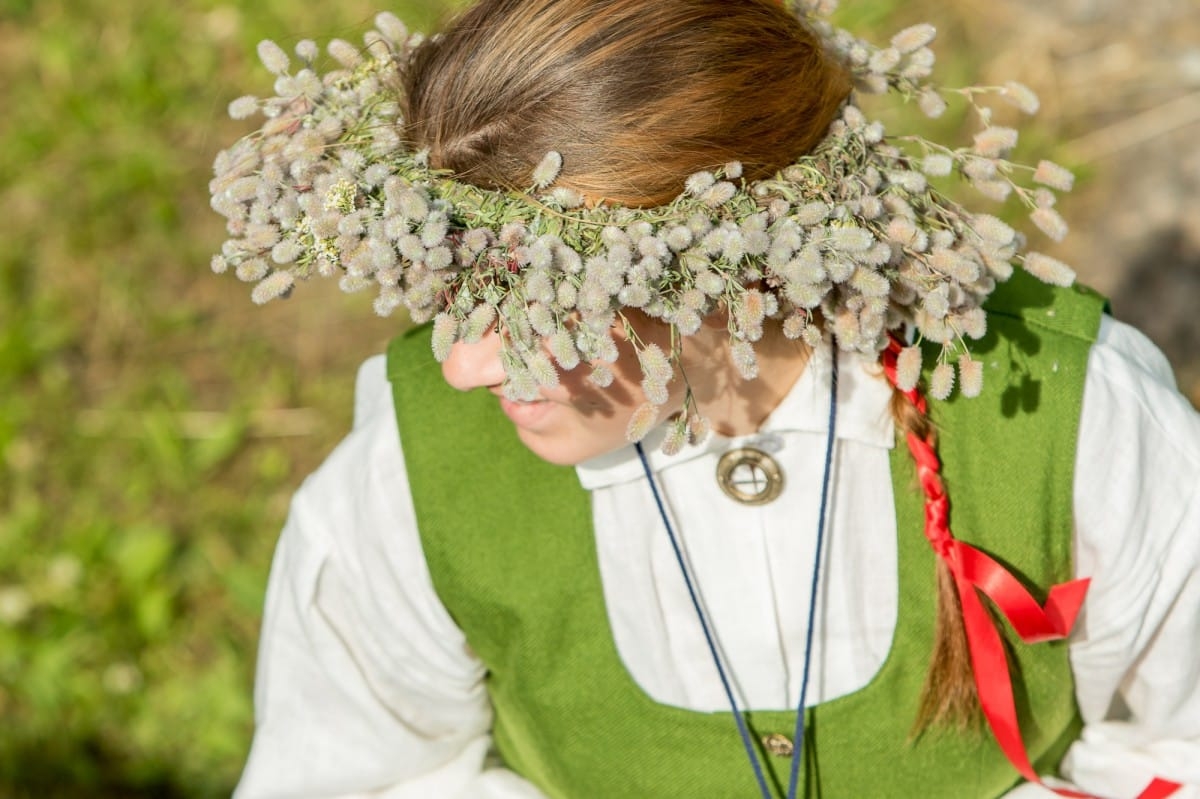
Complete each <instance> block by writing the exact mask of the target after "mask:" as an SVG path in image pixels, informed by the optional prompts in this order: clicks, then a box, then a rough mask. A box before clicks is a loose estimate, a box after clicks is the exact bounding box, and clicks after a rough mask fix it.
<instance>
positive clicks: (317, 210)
mask: <svg viewBox="0 0 1200 799" xmlns="http://www.w3.org/2000/svg"><path fill="white" fill-rule="evenodd" d="M378 23H379V28H380V30H379V31H378V32H374V33H372V34H371V35H369V36H368V38H367V48H366V50H365V51H364V52H359V51H358V50H356V49H355V48H352V47H350V46H349V45H346V44H345V43H335V44H333V45H331V47H330V52H331V54H333V55H334V56H335V57H336V58H337V59H338V60H339V61H341V62H342V65H343V67H344V68H343V69H339V70H338V71H336V72H334V73H331V74H330V75H328V76H325V78H324V79H322V78H321V76H319V75H318V74H317V73H316V72H315V71H314V69H313V68H312V65H311V62H312V60H313V58H314V57H315V46H314V45H312V44H311V43H309V42H303V43H301V45H300V46H298V47H297V55H299V56H300V58H301V60H302V61H303V62H304V64H303V65H302V68H301V69H299V70H298V71H296V72H295V73H293V72H292V70H291V66H290V59H289V57H288V56H287V54H285V53H283V51H282V50H280V49H279V48H277V47H275V46H274V45H272V44H270V43H264V44H263V45H262V46H260V55H261V56H262V58H263V61H264V63H265V64H266V65H267V66H268V68H269V69H271V70H272V71H273V72H275V73H276V74H277V76H278V80H277V83H276V91H277V93H278V95H279V96H278V97H276V98H272V99H270V100H266V101H257V100H254V99H252V98H243V99H242V100H239V101H236V102H235V103H234V106H233V109H232V110H233V112H234V113H235V115H239V116H240V115H243V114H246V113H249V112H250V111H252V110H254V109H259V108H261V109H262V110H263V111H264V112H265V113H266V115H267V117H268V121H267V123H266V125H265V126H264V129H263V131H262V133H261V135H259V136H257V137H255V138H252V139H248V140H247V141H245V142H243V143H240V144H239V145H236V146H235V147H234V148H232V149H231V150H229V151H227V152H226V153H223V154H222V156H221V157H220V158H219V159H218V164H217V173H218V175H217V178H216V179H215V180H214V182H213V186H212V190H213V197H214V207H216V208H217V210H218V211H221V212H222V213H223V214H225V215H226V216H227V217H228V218H229V220H230V233H231V239H230V241H229V242H227V243H226V246H225V248H224V250H223V253H222V255H221V256H218V258H217V259H216V260H215V261H214V267H216V268H217V269H218V271H221V270H224V269H225V268H228V267H230V266H232V267H234V268H235V269H236V270H237V272H238V274H239V277H242V278H243V279H247V280H254V281H258V286H257V287H256V289H255V295H254V296H255V299H256V300H257V301H266V300H268V299H271V298H272V297H275V296H280V295H284V294H286V293H287V292H289V291H290V290H291V287H292V285H293V282H294V280H295V279H296V278H297V277H307V276H308V275H309V274H311V273H312V272H317V273H320V274H329V275H333V274H337V275H340V276H341V281H342V285H343V288H346V289H348V290H354V289H361V288H365V287H368V286H373V287H375V288H377V289H378V290H379V292H380V293H379V298H378V299H377V301H376V306H377V309H378V310H379V311H380V312H381V313H387V312H390V311H391V310H392V309H394V308H395V307H398V306H400V305H404V306H405V307H406V308H408V309H409V310H410V311H411V312H412V313H413V315H414V316H415V317H416V318H418V319H430V318H433V324H432V326H431V327H425V328H421V329H419V330H418V331H416V332H415V333H412V334H409V335H408V336H406V337H404V338H401V339H398V340H397V341H396V342H395V343H394V344H393V346H392V347H391V350H390V352H389V354H388V356H387V358H386V359H384V358H382V357H380V358H375V359H372V360H370V361H368V362H367V363H366V364H365V365H364V366H363V368H362V370H361V371H360V374H359V379H358V380H359V382H358V391H357V399H356V408H355V423H354V429H353V430H352V431H351V433H350V434H349V436H348V437H347V438H346V440H345V441H344V442H343V443H342V444H341V445H340V446H339V447H338V448H337V450H336V451H335V452H334V453H333V454H332V455H331V456H330V458H329V459H328V461H327V462H326V463H325V464H324V465H323V466H322V467H321V468H320V469H319V470H318V471H317V473H316V474H314V475H313V476H312V477H310V478H309V480H308V481H306V482H305V484H304V486H303V487H302V488H301V489H300V491H299V492H298V494H297V496H296V498H295V500H294V502H293V506H292V511H291V514H290V516H289V520H288V523H287V526H286V528H285V530H284V533H283V537H282V539H281V542H280V544H279V548H278V552H277V555H276V560H275V563H274V566H273V569H272V576H271V582H270V588H269V591H268V597H267V609H266V615H265V618H264V625H263V634H262V644H261V648H260V653H259V673H258V685H257V690H256V704H257V708H258V726H257V731H256V735H255V740H254V745H253V749H252V751H251V754H250V758H249V762H248V764H247V767H246V771H245V774H244V776H243V779H242V782H241V785H240V786H239V790H238V795H239V796H241V797H246V798H249V797H260V796H262V797H266V796H362V795H379V796H388V797H495V798H496V799H499V798H500V797H505V798H507V799H515V798H516V797H522V798H525V799H530V798H532V797H543V796H545V797H573V798H579V797H603V798H604V799H610V798H615V797H676V796H678V797H683V796H689V797H694V796H703V797H725V796H747V797H748V796H760V795H761V796H764V797H767V796H798V795H806V796H826V797H830V796H832V797H863V796H922V797H924V796H945V797H955V798H956V799H960V798H961V797H999V796H1007V797H1025V798H1027V797H1036V796H1053V795H1055V793H1054V792H1053V791H1054V790H1055V789H1054V788H1051V787H1048V786H1059V788H1058V789H1057V790H1058V791H1059V792H1060V793H1061V795H1067V796H1105V797H1126V796H1129V797H1133V796H1141V797H1147V798H1148V797H1165V796H1179V797H1184V796H1200V771H1198V770H1197V769H1198V767H1197V763H1200V757H1198V756H1200V656H1198V653H1200V635H1198V634H1197V629H1198V627H1200V565H1198V564H1200V418H1198V417H1197V414H1196V413H1195V412H1194V411H1193V410H1192V409H1191V408H1190V406H1189V405H1188V404H1187V402H1186V401H1185V400H1184V399H1183V398H1182V397H1181V396H1180V395H1179V394H1178V393H1177V392H1176V391H1175V388H1174V385H1173V381H1172V378H1171V374H1170V369H1169V367H1168V366H1167V364H1166V363H1165V362H1164V360H1163V358H1162V356H1161V355H1160V354H1159V353H1158V352H1157V350H1156V349H1155V348H1154V347H1153V346H1152V345H1151V344H1149V342H1147V341H1146V339H1145V338H1143V337H1142V336H1141V335H1140V334H1138V333H1137V332H1135V331H1134V330H1132V329H1130V328H1129V327H1127V326H1124V325H1122V324H1121V323H1119V322H1116V321H1114V320H1113V319H1112V318H1110V317H1109V316H1107V315H1106V313H1105V306H1104V303H1103V301H1102V300H1101V299H1100V298H1098V297H1096V296H1095V295H1094V294H1091V293H1090V292H1087V291H1086V290H1083V289H1078V288H1068V287H1066V286H1068V285H1069V284H1070V283H1071V282H1072V281H1071V274H1070V272H1069V270H1068V269H1067V268H1066V267H1065V266H1064V265H1063V264H1061V263H1059V262H1057V261H1055V260H1053V259H1051V258H1049V257H1047V256H1044V255H1040V254H1038V253H1035V252H1031V251H1028V250H1027V249H1026V248H1025V246H1024V240H1023V238H1022V237H1020V236H1017V235H1016V234H1015V233H1013V231H1012V230H1011V229H1010V228H1008V227H1007V226H1006V225H1004V224H1003V223H1001V222H1000V221H999V220H997V219H995V218H993V217H989V216H985V215H979V214H970V213H968V212H967V211H965V210H964V209H962V208H961V207H959V206H958V205H957V204H955V203H953V202H951V201H950V200H948V199H946V198H945V197H944V196H943V195H942V194H941V193H940V192H939V191H937V190H935V189H934V188H932V187H931V186H930V183H929V181H928V180H927V179H926V178H927V177H940V176H943V175H945V174H947V173H950V172H951V171H953V172H955V173H956V174H960V175H962V176H965V177H966V178H967V180H968V181H969V182H970V183H971V184H972V185H974V186H975V187H976V188H978V189H979V190H980V191H981V192H983V193H984V194H986V195H988V196H990V197H993V198H998V199H1001V198H1003V197H1007V196H1009V195H1014V196H1015V197H1016V198H1017V199H1019V200H1021V201H1023V202H1025V203H1026V204H1027V205H1028V206H1029V208H1030V209H1031V211H1032V216H1033V221H1034V222H1035V223H1036V224H1037V225H1038V227H1039V228H1041V229H1042V230H1043V231H1045V232H1046V233H1048V234H1050V235H1051V236H1052V237H1060V236H1061V234H1062V232H1064V230H1063V226H1062V223H1061V219H1060V218H1059V217H1058V216H1057V214H1055V213H1054V211H1053V200H1054V195H1053V192H1052V191H1051V189H1060V190H1062V189H1067V188H1069V184H1070V178H1069V175H1067V173H1065V171H1064V170H1061V168H1058V167H1056V166H1054V165H1053V164H1048V163H1045V162H1043V163H1042V164H1041V165H1039V166H1038V168H1037V169H1036V170H1035V171H1033V172H1032V177H1033V179H1034V184H1035V185H1033V186H1026V185H1024V184H1022V183H1021V182H1020V181H1018V180H1016V178H1015V177H1014V176H1015V175H1018V174H1021V172H1020V167H1018V166H1016V165H1014V164H1012V163H1011V162H1010V161H1008V160H1007V158H1006V155H1007V152H1008V151H1009V150H1010V149H1011V147H1012V146H1013V144H1015V139H1016V133H1015V131H1013V130H1012V129H1011V128H1009V127H1006V126H1003V125H1000V124H997V123H996V122H995V121H994V119H995V118H994V117H993V116H992V114H993V113H994V112H993V111H991V110H988V109H987V108H985V107H984V105H983V104H982V99H983V98H985V97H987V96H995V97H997V98H999V99H1002V100H1007V101H1009V102H1010V103H1011V104H1013V105H1016V106H1017V107H1019V108H1022V109H1024V110H1027V111H1028V110H1032V109H1033V107H1034V106H1036V99H1035V98H1033V97H1032V95H1031V94H1030V93H1029V92H1028V90H1027V89H1025V88H1024V87H1021V86H1019V85H1017V84H1008V85H1006V86H1004V87H993V88H992V89H986V90H985V89H979V88H976V89H972V90H968V91H966V92H965V93H964V94H965V96H966V97H967V98H968V100H969V101H970V102H971V103H972V105H973V106H974V107H975V110H976V111H978V112H979V115H980V118H981V120H982V121H983V123H984V129H983V130H982V131H981V132H980V134H979V135H978V136H976V138H975V140H974V142H973V144H972V145H971V146H970V147H964V148H950V147H946V146H943V145H940V144H937V143H934V142H929V141H927V140H925V139H920V138H917V137H900V138H889V137H888V136H886V135H885V132H884V130H883V128H882V126H881V125H879V124H878V123H874V122H871V121H869V120H868V119H867V118H866V117H865V115H864V114H863V113H862V112H861V111H860V110H859V108H858V107H857V105H856V102H855V99H854V96H852V95H851V89H852V87H857V89H858V90H859V91H860V92H877V93H878V92H886V91H888V90H893V91H896V92H899V93H901V94H903V95H905V96H907V97H908V98H911V99H915V100H916V101H917V102H918V103H919V105H920V107H921V108H922V109H923V110H925V111H926V112H927V113H930V114H932V115H936V114H938V113H940V111H941V110H942V108H944V103H943V101H942V99H941V94H939V93H938V91H937V90H936V89H935V88H934V87H933V86H932V85H931V84H930V83H929V82H928V81H927V80H926V77H927V75H928V74H929V68H930V67H931V65H932V56H931V54H930V53H929V50H928V49H927V47H926V45H928V43H929V41H930V39H932V35H933V31H932V29H931V28H929V27H928V26H916V27H914V28H910V29H907V30H905V31H903V32H901V33H900V34H898V35H897V36H896V37H894V38H893V39H892V41H891V43H890V44H889V45H888V46H886V47H883V48H874V47H871V46H870V45H868V44H866V43H865V42H861V41H859V40H857V39H855V38H854V37H852V36H850V35H849V34H846V33H845V32H842V31H838V30H836V29H834V28H832V27H830V26H829V25H828V24H827V23H826V22H824V21H823V20H822V19H821V18H820V17H819V16H815V15H813V14H811V13H810V12H809V10H808V9H799V10H798V11H797V12H796V13H793V12H791V11H788V10H786V9H784V8H783V7H781V6H779V5H778V4H776V3H775V2H773V0H653V2H651V0H483V2H480V3H479V4H477V5H476V6H474V7H473V8H472V9H470V10H469V11H467V12H466V13H465V14H464V15H463V16H462V17H461V18H460V19H459V20H458V21H457V22H456V23H455V24H454V25H453V26H452V27H451V28H450V29H449V30H447V31H446V32H444V33H443V34H441V35H439V36H437V37H434V38H433V39H431V40H429V41H422V40H420V38H419V37H415V38H414V37H409V36H408V34H407V32H406V31H404V30H403V29H402V26H400V24H399V22H398V20H396V19H395V18H394V17H391V16H390V15H381V17H380V18H379V19H378ZM1014 262H1017V263H1020V264H1021V265H1022V266H1023V269H1019V270H1018V271H1016V272H1015V273H1014V271H1013V263H1014ZM1031 274H1034V275H1037V276H1038V277H1040V278H1042V280H1043V281H1044V282H1039V281H1038V280H1035V279H1034V278H1033V277H1031ZM430 347H432V349H433V351H434V354H435V356H436V357H437V358H438V359H439V360H441V362H442V364H441V369H440V370H438V369H437V368H436V363H435V362H434V361H433V360H431V359H430V358H429V356H428V352H429V348H430ZM923 362H924V363H925V364H926V366H927V368H926V369H925V370H924V372H922V363H923ZM955 365H957V375H958V378H957V382H958V383H959V386H960V390H959V391H958V393H957V394H954V396H951V394H952V392H953V386H952V384H953V383H954V382H955V374H956V372H955V370H954V366H955ZM479 389H484V390H483V391H480V390H479ZM631 442H633V443H632V444H631ZM951 528H953V530H952V529H951ZM922 533H924V535H922ZM1089 579H1090V584H1089V583H1088V580H1089ZM1035 597H1036V599H1035ZM1077 616H1078V618H1077ZM1068 636H1069V638H1068ZM798 708H799V709H800V710H801V711H802V712H797V709H798ZM1066 786H1070V787H1066Z"/></svg>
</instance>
